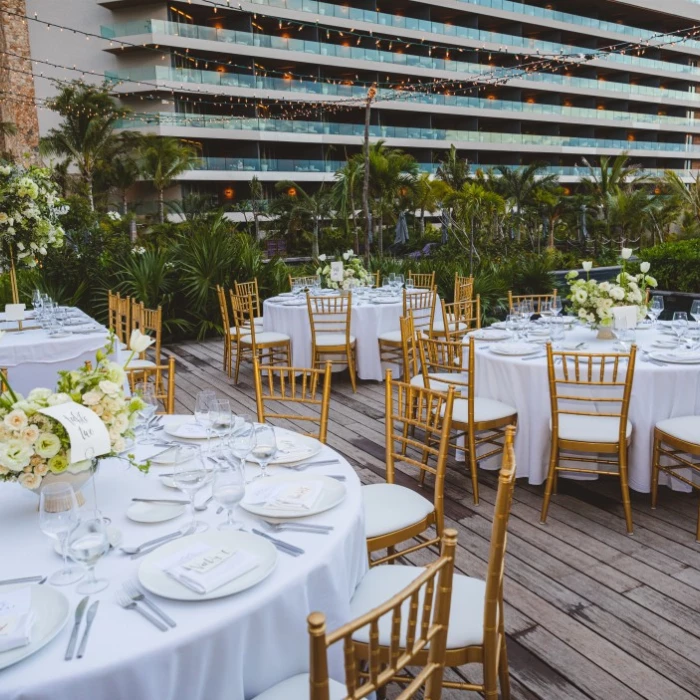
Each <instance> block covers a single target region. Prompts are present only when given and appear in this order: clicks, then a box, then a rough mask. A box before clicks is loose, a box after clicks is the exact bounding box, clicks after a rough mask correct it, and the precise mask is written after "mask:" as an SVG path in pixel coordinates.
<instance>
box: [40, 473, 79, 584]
mask: <svg viewBox="0 0 700 700" xmlns="http://www.w3.org/2000/svg"><path fill="white" fill-rule="evenodd" d="M78 520H79V513H78V502H77V500H76V498H75V491H73V487H72V486H71V485H70V484H68V483H66V482H65V481H57V482H54V483H51V484H45V485H43V486H42V488H41V492H40V494H39V527H40V529H41V531H42V532H43V533H44V534H45V535H48V536H49V537H51V538H52V539H54V540H57V541H58V543H59V545H60V547H61V555H62V556H63V568H62V569H60V570H59V571H56V572H55V573H53V574H52V575H51V576H50V577H49V583H51V584H52V585H54V586H67V585H69V584H71V583H75V582H76V581H80V579H81V578H83V576H85V570H84V569H83V567H81V566H70V565H69V564H68V548H67V544H68V535H69V533H70V532H71V530H72V529H73V528H74V527H75V526H76V525H77V524H78Z"/></svg>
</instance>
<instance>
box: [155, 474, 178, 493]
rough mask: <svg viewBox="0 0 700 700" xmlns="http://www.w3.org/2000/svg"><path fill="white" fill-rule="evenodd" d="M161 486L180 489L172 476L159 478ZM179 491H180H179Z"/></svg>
mask: <svg viewBox="0 0 700 700" xmlns="http://www.w3.org/2000/svg"><path fill="white" fill-rule="evenodd" d="M158 478H159V479H160V482H161V484H163V486H167V487H168V488H169V489H178V486H177V484H176V483H175V482H174V481H173V477H172V476H159V477H158ZM178 490H179V489H178Z"/></svg>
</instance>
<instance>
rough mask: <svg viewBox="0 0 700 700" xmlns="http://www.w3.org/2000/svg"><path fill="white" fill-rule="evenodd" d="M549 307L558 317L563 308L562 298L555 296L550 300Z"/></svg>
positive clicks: (553, 314)
mask: <svg viewBox="0 0 700 700" xmlns="http://www.w3.org/2000/svg"><path fill="white" fill-rule="evenodd" d="M549 309H550V311H551V313H552V316H554V317H556V316H558V315H559V314H560V313H561V310H562V303H561V299H560V298H559V297H558V296H557V297H553V298H552V300H551V301H550V302H549Z"/></svg>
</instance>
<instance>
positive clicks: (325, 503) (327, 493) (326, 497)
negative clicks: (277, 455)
mask: <svg viewBox="0 0 700 700" xmlns="http://www.w3.org/2000/svg"><path fill="white" fill-rule="evenodd" d="M287 481H321V482H322V483H323V491H321V493H320V495H319V497H318V499H317V500H316V503H315V504H314V505H313V506H312V507H311V508H309V509H308V510H303V511H302V510H300V509H298V508H291V509H285V508H279V507H274V508H273V507H271V506H267V505H254V504H252V503H246V502H245V498H244V499H243V500H242V501H241V503H240V506H241V508H244V509H245V510H247V511H248V512H249V513H254V514H255V515H262V516H263V517H271V518H306V517H308V516H309V515H316V514H317V513H323V512H324V511H327V510H330V509H331V508H335V507H336V506H337V505H338V504H339V503H342V501H343V499H344V498H345V486H344V485H343V484H342V483H341V482H339V481H336V480H335V479H331V478H330V477H329V476H322V475H320V474H317V475H315V476H312V475H310V474H308V475H307V474H281V475H280V476H271V477H268V478H267V479H265V482H266V485H268V484H269V485H270V486H272V485H273V484H276V483H283V482H287Z"/></svg>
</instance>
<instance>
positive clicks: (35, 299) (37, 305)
mask: <svg viewBox="0 0 700 700" xmlns="http://www.w3.org/2000/svg"><path fill="white" fill-rule="evenodd" d="M41 305H42V299H41V292H40V291H39V290H38V289H35V290H34V291H33V292H32V306H33V307H34V310H35V311H37V310H39V309H41Z"/></svg>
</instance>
